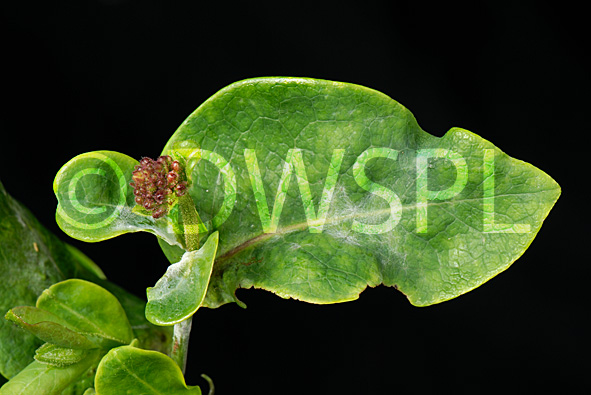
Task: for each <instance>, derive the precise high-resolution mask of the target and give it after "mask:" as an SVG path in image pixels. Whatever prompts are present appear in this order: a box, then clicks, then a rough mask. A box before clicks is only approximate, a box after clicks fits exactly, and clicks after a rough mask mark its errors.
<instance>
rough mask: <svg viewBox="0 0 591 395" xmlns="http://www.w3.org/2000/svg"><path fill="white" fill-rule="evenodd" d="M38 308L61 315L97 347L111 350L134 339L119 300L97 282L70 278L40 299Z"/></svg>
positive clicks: (46, 292) (55, 285)
mask: <svg viewBox="0 0 591 395" xmlns="http://www.w3.org/2000/svg"><path fill="white" fill-rule="evenodd" d="M37 307H38V308H40V309H43V310H45V311H48V312H50V313H53V314H55V315H56V316H59V317H60V318H61V319H62V320H63V321H65V322H67V323H68V325H69V326H70V327H72V328H75V329H76V330H77V331H78V332H79V333H83V334H84V335H85V336H86V337H87V338H89V339H91V340H92V341H93V343H95V344H96V345H97V346H100V347H103V348H111V347H115V346H119V345H121V344H129V343H130V342H131V340H132V339H133V331H132V329H131V325H130V324H129V321H128V320H127V316H126V315H125V311H124V310H123V307H122V306H121V304H120V303H119V301H118V300H117V298H116V297H115V296H113V294H111V293H110V292H109V291H107V290H106V289H104V288H102V287H101V286H99V285H96V284H94V283H91V282H88V281H84V280H79V279H70V280H65V281H62V282H60V283H57V284H54V285H52V286H51V287H49V288H48V289H46V290H45V291H43V293H42V294H41V295H40V296H39V299H37Z"/></svg>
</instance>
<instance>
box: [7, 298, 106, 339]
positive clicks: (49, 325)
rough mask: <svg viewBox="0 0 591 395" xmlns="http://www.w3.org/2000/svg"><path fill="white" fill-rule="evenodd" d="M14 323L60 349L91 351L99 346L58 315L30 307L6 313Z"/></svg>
mask: <svg viewBox="0 0 591 395" xmlns="http://www.w3.org/2000/svg"><path fill="white" fill-rule="evenodd" d="M5 318H6V319H7V320H10V321H12V322H14V323H15V324H17V325H19V326H20V327H21V328H23V329H25V330H27V331H29V332H30V333H32V334H34V335H35V336H37V337H38V338H39V339H41V340H43V341H45V342H48V343H52V344H55V345H58V346H60V347H67V348H76V349H90V348H96V347H97V345H96V344H94V343H93V342H92V341H91V340H89V339H88V338H87V337H86V336H84V335H83V334H81V333H79V332H78V331H77V330H76V328H74V327H73V326H71V325H70V324H68V322H67V321H65V320H63V319H61V318H60V317H58V316H57V315H55V314H53V313H50V312H48V311H45V310H42V309H39V308H36V307H29V306H21V307H15V308H13V309H11V310H9V311H8V313H6V317H5Z"/></svg>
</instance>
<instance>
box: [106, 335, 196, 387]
mask: <svg viewBox="0 0 591 395" xmlns="http://www.w3.org/2000/svg"><path fill="white" fill-rule="evenodd" d="M95 389H96V393H97V394H98V395H120V394H146V395H160V394H167V395H191V394H193V395H201V390H200V389H199V387H187V385H186V384H185V380H184V378H183V374H182V372H181V369H180V368H179V367H178V365H177V364H176V363H175V362H174V361H173V360H172V359H170V358H169V357H167V356H166V355H164V354H162V353H159V352H155V351H146V350H141V349H139V348H135V347H131V346H123V347H118V348H114V349H112V350H111V351H109V353H108V354H107V355H106V356H105V357H104V358H103V359H102V360H101V363H100V364H99V367H98V370H97V373H96V380H95Z"/></svg>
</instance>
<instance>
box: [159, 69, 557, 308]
mask: <svg viewBox="0 0 591 395" xmlns="http://www.w3.org/2000/svg"><path fill="white" fill-rule="evenodd" d="M515 132H516V133H518V131H515ZM195 149H199V150H200V152H199V155H194V153H193V154H191V155H193V156H196V157H199V158H201V160H200V161H199V162H198V163H197V164H196V165H195V166H194V168H193V171H192V174H191V176H190V178H191V179H192V180H193V183H192V186H191V187H190V191H189V192H190V194H191V196H192V198H193V200H194V201H195V202H196V207H197V211H198V212H199V214H200V216H201V218H202V219H203V220H204V221H205V223H206V226H207V228H208V229H209V230H210V231H215V230H217V231H219V234H220V246H219V253H218V258H217V261H216V263H215V266H214V272H213V275H212V279H211V283H210V286H209V290H208V294H207V297H206V300H205V302H204V305H206V306H210V307H217V306H219V305H221V304H223V303H227V302H229V301H233V300H235V297H234V291H235V289H236V288H237V287H244V288H249V287H257V288H264V289H267V290H270V291H273V292H275V293H277V294H278V295H280V296H282V297H292V298H296V299H300V300H304V301H308V302H314V303H334V302H342V301H347V300H352V299H356V298H357V297H358V295H359V293H360V292H361V291H363V290H364V289H365V288H366V287H367V286H368V285H369V286H376V285H378V284H385V285H387V286H392V287H396V288H397V289H398V290H400V291H401V292H403V293H404V294H405V295H406V296H407V297H408V299H409V300H410V302H411V303H412V304H414V305H419V306H423V305H430V304H433V303H438V302H442V301H445V300H448V299H451V298H454V297H456V296H458V295H461V294H463V293H465V292H467V291H469V290H471V289H473V288H475V287H478V286H479V285H481V284H482V283H484V282H485V281H487V280H489V279H490V278H492V277H493V276H495V275H497V274H498V273H500V272H502V271H503V270H505V269H507V268H508V267H509V266H510V265H511V264H512V263H513V262H514V261H515V260H516V259H517V258H519V257H520V256H521V255H522V254H523V252H524V251H525V250H526V249H527V247H528V246H529V244H530V243H531V242H532V241H533V239H534V237H535V236H536V234H537V232H538V231H539V229H540V227H541V226H542V222H543V220H544V219H545V218H546V216H547V215H548V213H549V211H550V209H551V207H552V206H553V204H554V203H555V202H556V200H557V199H558V196H559V195H560V188H559V186H558V184H557V183H556V182H555V181H554V180H552V178H550V177H549V176H548V175H547V174H545V173H544V172H542V171H541V170H539V169H537V168H535V167H534V166H532V165H530V164H528V163H524V162H522V161H519V160H517V159H514V158H511V157H509V156H508V155H507V154H505V153H504V152H502V151H501V150H500V149H499V148H497V147H495V146H494V145H493V144H492V143H490V142H489V141H486V140H484V139H482V138H480V137H479V136H477V135H475V134H473V133H471V132H469V131H466V130H463V129H459V128H452V129H451V130H450V131H449V132H447V133H446V134H445V136H443V137H441V138H439V137H435V136H433V135H430V134H428V133H426V132H424V131H423V130H421V128H420V127H419V125H418V124H417V122H416V120H415V118H414V117H413V115H412V114H411V113H410V112H409V111H408V110H407V109H406V108H404V107H403V106H402V105H400V104H399V103H397V102H396V101H394V100H392V99H390V98H389V97H387V96H386V95H384V94H382V93H380V92H377V91H374V90H371V89H368V88H365V87H361V86H357V85H352V84H346V83H337V82H330V81H321V80H313V79H303V78H261V79H251V80H246V81H241V82H238V83H235V84H232V85H230V86H228V87H227V88H225V89H223V90H221V91H220V92H218V93H216V94H215V95H214V96H212V97H211V98H210V99H208V100H207V101H206V102H205V103H203V104H202V105H201V106H200V107H199V108H198V109H197V110H196V111H195V112H194V113H193V114H191V115H190V116H189V118H188V119H187V120H185V121H184V122H183V123H182V125H181V126H180V127H179V129H178V130H177V131H176V132H175V133H174V135H173V136H172V138H171V139H170V141H169V142H168V144H167V145H166V147H165V149H164V150H163V154H170V153H172V152H183V150H185V151H186V152H187V155H189V154H190V153H191V152H192V151H194V150H195ZM286 162H289V163H290V165H286ZM165 250H166V253H167V255H169V256H176V257H178V252H179V251H178V250H177V251H176V252H175V251H174V248H166V249H165Z"/></svg>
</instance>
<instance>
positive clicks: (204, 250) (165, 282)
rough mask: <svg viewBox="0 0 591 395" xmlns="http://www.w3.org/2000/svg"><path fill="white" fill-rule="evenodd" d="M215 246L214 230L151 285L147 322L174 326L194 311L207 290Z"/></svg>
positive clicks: (216, 236) (216, 241) (216, 245)
mask: <svg viewBox="0 0 591 395" xmlns="http://www.w3.org/2000/svg"><path fill="white" fill-rule="evenodd" d="M217 247H218V233H217V232H214V233H213V234H211V236H209V238H208V239H207V241H206V242H205V244H204V245H203V246H202V247H201V248H200V249H199V250H197V251H188V252H186V253H185V254H184V255H183V257H182V258H181V260H180V261H179V262H177V263H175V264H173V265H170V266H169V267H168V270H167V271H166V273H165V274H164V276H162V278H160V280H158V282H157V283H156V285H155V286H154V287H153V288H148V303H147V305H146V317H147V318H148V321H150V322H152V323H154V324H157V325H174V324H176V323H179V322H181V321H184V320H185V319H187V318H189V317H191V316H192V315H193V314H194V313H195V312H196V311H197V309H198V308H199V306H201V303H202V302H203V299H204V298H205V294H206V292H207V284H208V283H209V278H210V276H211V270H212V267H213V262H214V259H215V255H216V251H217Z"/></svg>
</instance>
